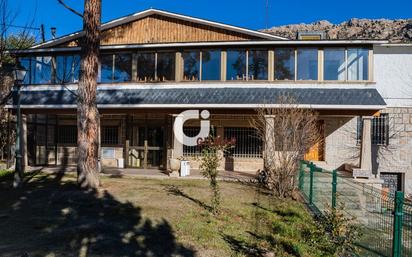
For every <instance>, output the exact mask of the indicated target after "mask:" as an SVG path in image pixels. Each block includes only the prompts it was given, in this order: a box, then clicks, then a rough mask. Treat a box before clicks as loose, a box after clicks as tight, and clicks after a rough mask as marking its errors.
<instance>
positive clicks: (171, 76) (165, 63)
mask: <svg viewBox="0 0 412 257" xmlns="http://www.w3.org/2000/svg"><path fill="white" fill-rule="evenodd" d="M175 60H176V54H175V53H174V52H159V53H157V69H156V70H157V74H156V76H157V80H158V81H172V80H175Z"/></svg>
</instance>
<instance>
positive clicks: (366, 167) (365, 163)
mask: <svg viewBox="0 0 412 257" xmlns="http://www.w3.org/2000/svg"><path fill="white" fill-rule="evenodd" d="M372 118H373V117H372V116H364V117H362V140H361V150H360V165H359V166H360V167H359V169H354V170H353V177H354V178H357V177H366V178H372V176H373V173H372Z"/></svg>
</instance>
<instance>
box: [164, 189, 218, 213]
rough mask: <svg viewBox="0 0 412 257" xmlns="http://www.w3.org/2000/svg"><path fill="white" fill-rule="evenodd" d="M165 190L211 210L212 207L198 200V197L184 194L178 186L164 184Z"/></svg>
mask: <svg viewBox="0 0 412 257" xmlns="http://www.w3.org/2000/svg"><path fill="white" fill-rule="evenodd" d="M165 190H166V191H167V192H168V193H169V194H172V195H175V196H181V197H184V198H186V199H189V200H190V201H192V202H194V203H195V204H197V205H199V206H200V207H202V208H204V209H205V210H207V211H210V212H211V211H212V207H211V206H209V205H207V204H206V203H204V202H202V201H200V200H199V199H196V198H193V197H191V196H190V195H188V194H186V193H185V192H183V191H182V190H181V189H180V188H179V187H178V186H173V185H168V186H165Z"/></svg>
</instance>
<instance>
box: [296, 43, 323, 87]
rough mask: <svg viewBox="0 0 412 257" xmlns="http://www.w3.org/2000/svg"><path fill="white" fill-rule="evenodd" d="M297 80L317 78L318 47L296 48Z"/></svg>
mask: <svg viewBox="0 0 412 257" xmlns="http://www.w3.org/2000/svg"><path fill="white" fill-rule="evenodd" d="M297 65H298V74H297V75H298V76H297V77H298V80H317V79H318V49H298V63H297Z"/></svg>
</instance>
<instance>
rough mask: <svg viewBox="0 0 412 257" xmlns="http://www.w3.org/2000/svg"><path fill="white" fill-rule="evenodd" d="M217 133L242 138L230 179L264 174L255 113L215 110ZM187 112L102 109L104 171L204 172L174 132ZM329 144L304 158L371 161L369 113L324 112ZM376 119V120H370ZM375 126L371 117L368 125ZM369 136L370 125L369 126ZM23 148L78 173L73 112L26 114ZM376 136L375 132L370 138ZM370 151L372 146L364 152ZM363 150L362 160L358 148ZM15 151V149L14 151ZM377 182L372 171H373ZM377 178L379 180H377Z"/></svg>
mask: <svg viewBox="0 0 412 257" xmlns="http://www.w3.org/2000/svg"><path fill="white" fill-rule="evenodd" d="M209 110H210V113H211V116H210V118H209V121H210V125H211V127H212V128H213V129H212V131H213V133H214V134H215V135H217V136H220V137H221V138H225V139H230V138H233V137H235V138H236V139H237V143H236V146H235V148H234V149H231V150H230V152H229V153H226V154H225V155H224V158H223V160H222V161H221V163H220V166H219V170H220V171H222V174H223V175H224V177H227V178H232V177H238V175H240V176H243V175H246V176H248V177H252V176H254V175H255V174H256V172H257V171H258V170H259V169H263V158H262V156H263V151H264V149H263V143H262V141H261V140H260V139H259V138H258V137H257V135H256V133H255V131H254V128H252V127H251V126H250V119H251V118H252V117H253V115H256V114H255V112H254V111H253V110H251V109H241V110H236V109H209ZM181 111H182V110H181V109H162V110H160V109H153V110H150V109H129V110H125V109H110V110H109V109H102V110H101V111H100V113H101V127H100V133H99V134H100V148H101V151H100V156H99V159H100V164H101V166H102V169H103V173H105V172H107V173H108V175H112V176H116V175H119V176H124V175H137V176H146V177H151V176H155V177H160V178H161V177H166V176H167V175H166V174H167V172H166V171H168V170H169V160H170V159H172V158H173V159H177V158H179V159H182V158H183V159H185V160H189V161H190V166H191V170H192V177H201V175H200V174H199V172H198V168H199V166H198V157H199V156H200V149H199V148H198V147H197V146H194V147H190V146H184V145H182V144H180V143H179V142H178V141H177V140H176V138H175V137H174V133H173V123H174V119H175V117H176V116H177V115H178V114H179V113H180V112H181ZM318 111H319V126H321V130H320V131H321V133H322V135H321V136H322V138H323V140H322V142H320V143H317V144H316V145H314V146H313V147H312V148H311V149H310V151H309V152H308V153H307V154H306V155H305V159H306V160H309V161H314V162H318V163H319V162H320V163H322V166H325V165H327V167H328V168H329V169H336V168H338V167H340V166H342V165H344V164H345V163H350V164H352V165H355V166H358V165H359V166H361V164H362V163H364V164H365V163H366V162H368V161H370V158H369V156H370V155H369V156H368V155H366V154H363V153H364V152H365V151H366V150H367V149H370V147H368V146H366V144H370V143H371V141H370V140H362V142H361V144H359V139H358V138H357V135H356V120H357V117H358V116H363V115H370V114H371V111H368V110H347V111H342V110H341V111H336V110H318ZM366 117H370V116H366ZM365 120H366V121H369V120H370V119H365ZM199 123H200V122H199V120H188V121H187V122H185V123H184V128H183V130H184V133H185V134H186V135H188V136H194V135H196V134H197V133H198V131H199V130H200V125H199ZM363 129H364V130H365V133H366V134H365V135H363V136H362V137H363V138H368V137H370V126H363ZM21 130H22V134H23V138H22V147H21V148H22V149H23V153H24V154H23V159H24V163H25V165H26V167H44V169H49V170H50V171H51V172H53V171H54V172H55V171H56V170H59V169H62V170H65V169H66V168H65V167H68V168H67V169H69V170H70V169H73V168H70V167H71V166H75V165H76V160H77V120H76V116H75V113H74V112H73V111H69V110H65V111H61V110H46V109H43V110H41V111H40V110H29V109H28V110H25V111H24V115H23V118H22V129H21ZM368 132H369V134H368ZM364 145H365V146H364ZM354 147H355V148H358V150H357V151H359V148H361V149H362V155H361V157H362V159H365V160H362V161H360V158H359V154H356V149H354ZM10 152H11V153H13V151H12V150H11V148H10ZM10 163H12V160H11V161H10ZM365 167H366V166H363V167H362V166H361V168H362V170H365ZM369 172H370V174H371V176H372V171H371V170H370V171H369ZM374 175H377V174H374Z"/></svg>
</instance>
